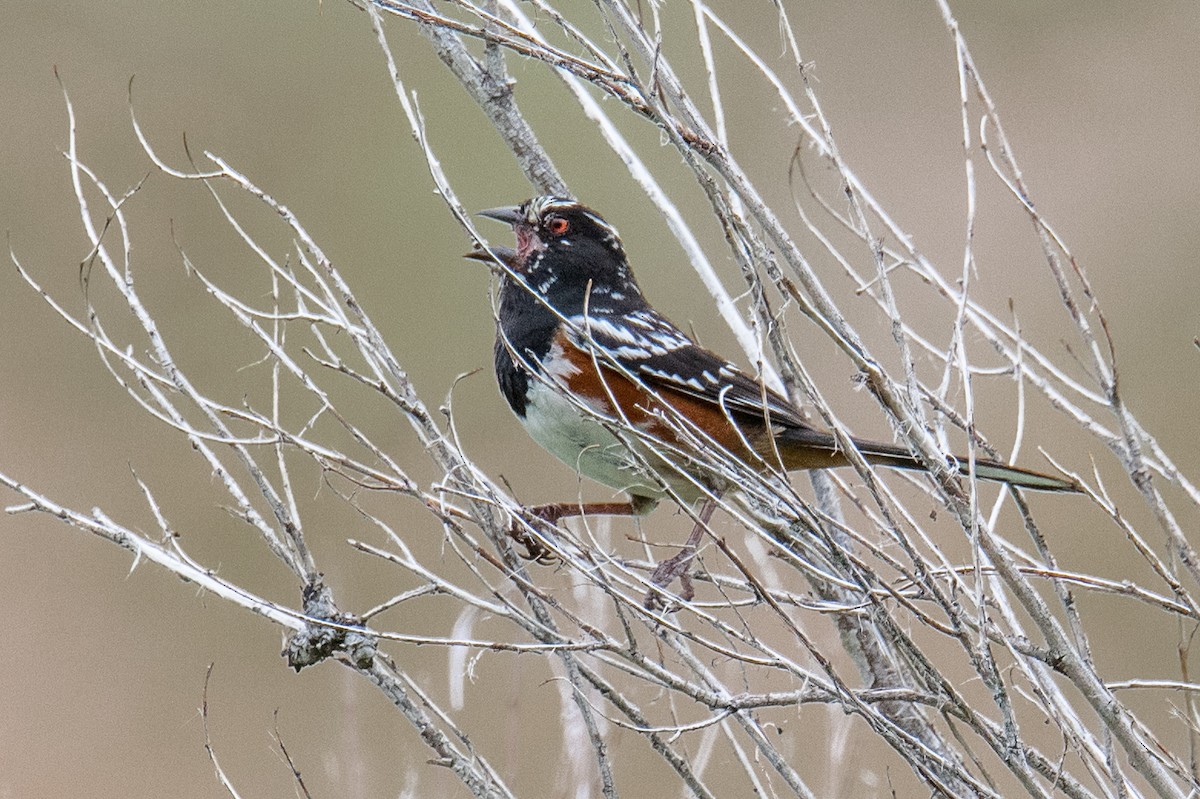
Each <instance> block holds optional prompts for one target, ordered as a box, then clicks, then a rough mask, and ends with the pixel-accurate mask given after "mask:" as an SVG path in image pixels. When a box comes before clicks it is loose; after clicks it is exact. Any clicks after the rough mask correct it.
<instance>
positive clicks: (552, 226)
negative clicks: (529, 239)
mask: <svg viewBox="0 0 1200 799" xmlns="http://www.w3.org/2000/svg"><path fill="white" fill-rule="evenodd" d="M570 229H571V223H570V222H568V221H567V220H565V219H563V218H562V217H561V216H552V217H550V218H549V219H547V220H546V230H548V231H550V232H551V233H552V234H553V235H555V236H561V235H563V234H564V233H566V232H567V231H568V230H570Z"/></svg>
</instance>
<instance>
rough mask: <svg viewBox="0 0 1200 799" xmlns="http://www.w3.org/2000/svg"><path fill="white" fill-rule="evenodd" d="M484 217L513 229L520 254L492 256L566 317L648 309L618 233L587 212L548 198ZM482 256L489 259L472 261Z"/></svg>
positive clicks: (504, 250)
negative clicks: (587, 310)
mask: <svg viewBox="0 0 1200 799" xmlns="http://www.w3.org/2000/svg"><path fill="white" fill-rule="evenodd" d="M479 214H480V216H486V217H488V218H490V219H495V220H498V221H500V222H507V223H508V224H510V225H512V227H513V231H514V232H515V233H516V235H517V247H516V249H515V250H511V249H508V248H497V247H493V248H492V251H493V252H494V253H497V255H498V257H500V258H501V260H502V261H503V262H504V264H505V265H506V266H508V267H509V268H510V269H512V270H513V271H514V272H516V273H517V274H519V275H521V276H522V277H524V278H525V281H526V282H527V283H528V285H529V286H530V288H532V289H533V290H534V291H536V292H538V293H539V294H541V295H542V296H543V297H545V298H546V300H547V301H548V302H549V303H550V304H551V305H553V306H554V307H555V308H556V309H558V311H559V312H560V313H562V314H565V315H571V314H576V313H580V312H582V309H583V307H584V305H585V304H586V305H587V307H588V309H589V311H590V312H592V313H603V312H605V311H607V310H615V309H617V308H620V309H621V310H626V309H628V308H630V307H631V306H632V307H640V306H642V305H644V304H645V300H644V299H642V293H641V290H640V289H638V286H637V283H636V281H635V280H634V278H633V273H632V272H631V271H630V269H629V262H628V261H627V260H626V258H625V250H624V249H623V248H622V246H621V238H620V236H618V235H617V231H616V229H615V228H614V227H613V226H612V225H610V224H608V223H607V222H605V221H604V219H602V218H601V217H600V215H599V214H597V213H596V212H595V211H593V210H591V209H590V208H588V207H587V206H584V205H581V204H580V203H577V202H575V201H574V200H569V199H566V198H564V197H554V196H551V195H544V196H541V197H534V198H533V199H531V200H527V201H525V202H523V203H521V204H520V205H516V206H508V207H504V208H490V209H488V210H486V211H480V212H479ZM480 256H482V257H485V258H486V255H483V252H482V251H480V254H479V255H474V254H473V255H472V257H480Z"/></svg>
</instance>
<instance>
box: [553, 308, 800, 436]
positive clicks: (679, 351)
mask: <svg viewBox="0 0 1200 799" xmlns="http://www.w3.org/2000/svg"><path fill="white" fill-rule="evenodd" d="M571 322H572V323H573V327H574V328H575V329H576V332H575V335H576V336H577V337H578V338H579V341H578V342H577V343H579V344H580V345H581V346H584V347H585V348H586V344H585V343H584V342H586V340H587V338H588V337H589V336H590V338H591V340H592V341H593V342H595V344H596V345H597V346H599V347H600V349H602V350H603V351H604V352H605V353H607V354H608V355H610V356H611V357H612V358H614V359H615V360H616V361H618V362H619V363H620V364H621V365H622V366H624V367H625V368H626V369H628V370H629V371H630V372H631V373H632V374H634V375H637V376H638V377H640V378H641V379H642V380H643V381H644V382H645V383H646V384H647V385H648V386H650V387H654V386H656V385H661V386H666V387H669V388H671V389H674V390H675V391H679V392H682V393H684V394H687V395H689V396H692V397H697V398H699V399H703V400H706V401H708V402H711V403H713V404H714V405H720V406H721V407H722V408H724V410H725V412H726V413H728V414H730V415H732V416H735V417H742V418H744V419H745V420H746V421H751V420H754V421H757V422H759V423H762V422H763V421H764V414H763V408H764V404H765V407H766V411H767V413H768V414H769V417H770V420H771V423H772V424H778V425H783V426H785V427H795V428H810V425H809V424H808V423H807V422H805V421H804V419H803V418H802V417H801V416H800V414H799V412H798V411H797V410H796V409H795V408H794V407H793V406H792V404H791V403H790V402H788V401H787V400H786V399H785V398H784V397H782V396H780V395H779V394H778V393H777V392H775V391H772V390H771V389H769V388H766V387H765V386H763V385H762V384H761V383H760V382H759V381H758V380H755V379H754V378H752V377H750V376H749V375H747V374H746V373H745V372H743V371H742V370H741V369H738V368H737V367H736V366H734V365H733V364H732V363H730V362H729V361H727V360H725V359H724V358H722V357H720V356H719V355H717V354H716V353H713V352H710V351H709V350H706V349H704V348H703V347H701V346H700V345H699V344H697V343H696V342H694V341H692V340H691V339H690V338H689V337H688V336H687V334H686V333H684V332H683V331H682V330H680V329H679V328H678V327H676V326H675V325H674V324H672V323H671V321H670V320H668V319H667V318H665V317H663V316H661V315H660V314H658V313H656V312H654V311H652V310H649V309H647V310H639V311H633V312H629V313H625V314H620V315H613V316H609V315H600V314H597V315H593V316H588V317H587V318H584V317H576V318H573V319H572V320H571Z"/></svg>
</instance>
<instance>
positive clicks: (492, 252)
mask: <svg viewBox="0 0 1200 799" xmlns="http://www.w3.org/2000/svg"><path fill="white" fill-rule="evenodd" d="M497 210H503V209H497ZM493 256H494V257H495V260H497V261H499V262H500V263H502V264H504V265H505V266H507V267H508V268H509V269H515V268H516V264H517V251H516V250H514V249H513V248H512V247H496V246H492V247H489V248H488V249H487V250H482V249H481V250H471V251H470V252H469V253H467V254H466V255H464V256H463V258H470V259H471V260H472V261H483V262H484V263H485V264H491V263H494V262H495V261H493Z"/></svg>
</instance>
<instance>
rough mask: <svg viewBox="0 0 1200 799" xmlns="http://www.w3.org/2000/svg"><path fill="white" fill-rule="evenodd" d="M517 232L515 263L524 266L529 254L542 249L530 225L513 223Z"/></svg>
mask: <svg viewBox="0 0 1200 799" xmlns="http://www.w3.org/2000/svg"><path fill="white" fill-rule="evenodd" d="M513 229H514V230H515V231H516V234H517V263H518V264H520V265H521V266H524V265H525V263H526V261H527V260H528V259H529V256H530V255H532V254H533V253H535V252H537V251H538V250H541V249H544V247H543V245H542V242H541V240H540V239H538V237H537V234H536V233H534V229H533V227H532V226H530V225H520V224H518V225H514V226H513Z"/></svg>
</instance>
